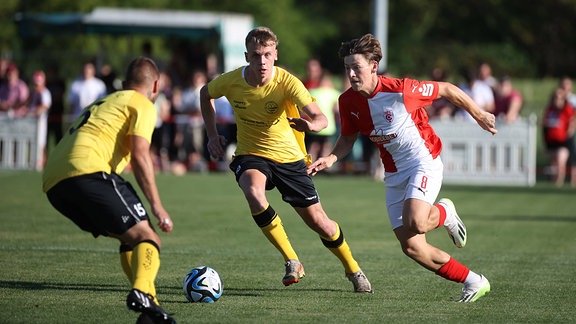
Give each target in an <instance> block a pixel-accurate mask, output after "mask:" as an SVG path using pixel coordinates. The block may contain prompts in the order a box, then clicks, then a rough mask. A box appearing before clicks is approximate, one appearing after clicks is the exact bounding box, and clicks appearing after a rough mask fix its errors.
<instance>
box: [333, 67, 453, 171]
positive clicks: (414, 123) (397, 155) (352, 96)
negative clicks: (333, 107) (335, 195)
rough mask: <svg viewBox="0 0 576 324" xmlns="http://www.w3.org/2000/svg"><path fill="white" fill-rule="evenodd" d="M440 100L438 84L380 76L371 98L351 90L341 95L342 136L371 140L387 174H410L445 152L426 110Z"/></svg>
mask: <svg viewBox="0 0 576 324" xmlns="http://www.w3.org/2000/svg"><path fill="white" fill-rule="evenodd" d="M437 97H438V83H436V82H434V81H418V80H413V79H408V78H406V79H397V78H389V77H384V76H379V77H378V85H377V86H376V89H375V90H374V92H373V93H372V95H371V96H370V97H368V98H366V97H364V96H362V95H361V94H360V93H359V92H357V91H354V90H352V89H351V88H350V89H348V90H347V91H346V92H344V93H343V94H342V95H340V98H339V109H340V119H341V123H342V129H341V134H342V135H343V136H351V135H355V134H358V133H361V134H363V135H365V136H368V137H369V138H370V140H371V141H372V142H373V143H374V144H375V145H376V146H377V147H378V149H379V150H380V158H381V159H382V163H383V164H384V169H385V171H386V172H398V171H402V170H407V169H409V168H411V167H413V166H414V165H417V164H419V163H420V162H421V161H422V160H425V159H434V158H436V157H437V156H438V155H439V154H440V151H441V150H442V142H441V141H440V138H439V137H438V136H437V135H436V133H435V132H434V130H433V129H432V127H431V126H430V124H429V123H428V115H427V114H426V110H425V109H424V107H426V106H428V105H430V104H431V103H432V101H434V100H435V99H436V98H437Z"/></svg>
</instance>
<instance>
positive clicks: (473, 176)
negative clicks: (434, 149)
mask: <svg viewBox="0 0 576 324" xmlns="http://www.w3.org/2000/svg"><path fill="white" fill-rule="evenodd" d="M431 124H432V126H433V127H434V130H435V131H436V133H437V134H438V135H439V136H440V138H441V139H442V143H443V149H442V154H441V156H442V161H443V162H444V183H447V184H449V183H451V184H463V185H510V186H533V185H534V184H535V183H536V133H537V124H536V116H530V117H529V118H527V119H521V120H518V121H516V122H515V123H513V124H504V123H500V122H499V123H497V125H496V128H497V129H498V134H496V135H494V136H493V135H491V134H490V133H488V132H486V131H485V130H483V129H481V128H480V127H479V126H478V125H476V124H474V123H470V122H465V121H454V120H434V121H431Z"/></svg>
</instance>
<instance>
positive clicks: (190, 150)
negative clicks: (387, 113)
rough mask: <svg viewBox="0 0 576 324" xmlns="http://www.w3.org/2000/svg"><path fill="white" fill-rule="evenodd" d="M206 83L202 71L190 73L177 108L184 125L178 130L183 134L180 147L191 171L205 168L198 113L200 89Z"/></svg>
mask: <svg viewBox="0 0 576 324" xmlns="http://www.w3.org/2000/svg"><path fill="white" fill-rule="evenodd" d="M206 82H207V76H206V73H205V72H204V71H201V70H195V71H194V72H192V75H191V77H190V82H189V85H188V86H187V87H186V88H184V89H183V90H182V105H180V106H179V107H178V108H179V110H178V113H179V114H180V118H181V119H182V121H183V125H184V128H181V129H180V131H182V132H183V134H182V136H183V142H182V145H183V146H184V147H185V152H186V159H187V165H188V168H189V169H191V170H193V171H202V170H204V168H205V165H204V158H203V154H204V120H203V119H202V114H201V112H200V89H201V88H202V87H203V86H204V85H205V84H206ZM184 120H185V122H184ZM181 158H183V157H181Z"/></svg>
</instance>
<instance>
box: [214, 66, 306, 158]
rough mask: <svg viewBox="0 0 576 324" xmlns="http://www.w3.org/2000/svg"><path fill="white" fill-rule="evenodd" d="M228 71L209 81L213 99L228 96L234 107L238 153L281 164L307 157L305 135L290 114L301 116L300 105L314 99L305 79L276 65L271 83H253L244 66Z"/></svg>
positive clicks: (302, 105)
mask: <svg viewBox="0 0 576 324" xmlns="http://www.w3.org/2000/svg"><path fill="white" fill-rule="evenodd" d="M245 68H246V67H241V68H238V69H236V70H233V71H230V72H228V73H224V74H222V75H220V76H219V77H217V78H216V79H214V80H212V81H210V83H209V84H208V92H209V93H210V96H211V97H213V98H219V97H221V96H225V97H226V98H227V99H228V101H229V102H230V104H231V105H232V107H233V108H234V117H235V118H236V125H237V128H238V130H237V139H238V143H237V147H236V152H235V155H257V156H261V157H264V158H268V159H270V160H273V161H276V162H279V163H288V162H295V161H298V160H302V159H304V158H305V157H306V147H305V146H304V134H303V133H302V132H298V131H295V130H294V129H292V128H291V127H290V124H289V123H288V119H287V117H300V113H299V108H298V107H300V108H301V107H304V106H306V105H308V104H310V103H311V102H314V98H313V97H312V96H311V95H310V93H309V92H308V90H307V89H306V88H305V87H304V85H303V84H302V82H301V81H300V80H299V79H298V78H296V77H295V76H294V75H292V74H290V73H289V72H288V71H286V70H284V69H282V68H279V67H275V69H274V70H275V71H274V76H273V78H272V80H270V82H268V83H267V84H265V85H264V86H261V87H253V86H251V85H249V84H248V83H247V82H246V80H245V78H244V69H245Z"/></svg>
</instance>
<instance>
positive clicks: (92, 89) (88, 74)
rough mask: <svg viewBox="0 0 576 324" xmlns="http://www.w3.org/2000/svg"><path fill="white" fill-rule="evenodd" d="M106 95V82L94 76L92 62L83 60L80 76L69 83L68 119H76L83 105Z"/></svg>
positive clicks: (94, 70) (87, 104) (94, 68)
mask: <svg viewBox="0 0 576 324" xmlns="http://www.w3.org/2000/svg"><path fill="white" fill-rule="evenodd" d="M105 95H106V84H104V82H103V81H102V80H100V79H98V78H97V77H96V67H95V66H94V63H92V62H85V63H84V65H83V67H82V76H80V77H79V78H77V79H76V80H74V81H73V82H72V84H71V85H70V89H69V91H68V101H69V103H70V111H69V113H70V115H71V116H70V118H71V119H70V120H74V119H76V118H77V117H78V116H80V113H81V112H82V110H83V109H84V107H87V106H89V105H90V104H91V103H92V102H94V101H96V100H97V99H100V98H102V97H104V96H105Z"/></svg>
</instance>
